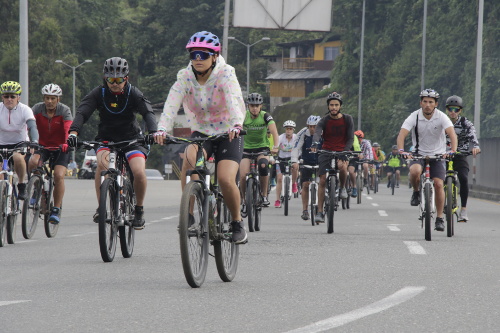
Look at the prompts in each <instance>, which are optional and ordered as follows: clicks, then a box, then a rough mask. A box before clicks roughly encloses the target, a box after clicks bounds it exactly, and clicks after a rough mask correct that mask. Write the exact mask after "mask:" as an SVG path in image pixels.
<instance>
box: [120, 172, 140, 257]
mask: <svg viewBox="0 0 500 333" xmlns="http://www.w3.org/2000/svg"><path fill="white" fill-rule="evenodd" d="M123 189H124V196H125V198H124V203H123V211H122V214H123V215H124V217H125V223H124V225H122V226H120V227H118V236H119V237H120V249H121V251H122V256H123V258H130V257H132V254H133V253H134V243H135V229H134V227H133V223H134V218H135V203H136V200H135V199H136V198H135V193H134V188H133V186H132V183H131V182H130V180H129V179H126V180H125V181H124V182H123Z"/></svg>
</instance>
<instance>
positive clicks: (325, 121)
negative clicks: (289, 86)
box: [311, 92, 354, 222]
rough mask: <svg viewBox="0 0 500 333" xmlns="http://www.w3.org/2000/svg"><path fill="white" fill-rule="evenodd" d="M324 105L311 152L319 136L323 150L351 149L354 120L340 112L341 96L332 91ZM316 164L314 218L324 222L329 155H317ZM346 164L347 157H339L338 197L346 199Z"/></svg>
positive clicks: (315, 146) (314, 148)
mask: <svg viewBox="0 0 500 333" xmlns="http://www.w3.org/2000/svg"><path fill="white" fill-rule="evenodd" d="M326 105H327V106H328V114H327V115H326V116H324V117H323V118H321V120H320V121H319V122H318V124H317V125H316V131H315V132H314V136H313V145H312V146H311V150H312V151H313V152H315V151H316V150H317V146H318V144H319V140H320V138H323V145H322V149H324V150H330V151H345V150H348V149H351V147H352V146H353V141H354V139H353V137H354V122H353V120H352V117H351V116H350V115H348V114H343V113H342V112H341V108H342V96H341V95H340V94H339V93H337V92H332V93H331V94H329V95H328V96H327V98H326ZM318 164H319V176H320V178H319V187H318V213H317V215H316V217H315V220H316V221H318V222H324V221H325V214H324V212H323V204H324V202H325V187H326V172H327V169H328V168H329V166H330V157H329V156H326V155H320V156H319V157H318ZM348 164H349V163H348V161H347V158H345V159H344V158H340V159H339V161H338V168H339V174H340V197H341V198H342V199H347V190H346V188H345V183H346V180H347V166H348ZM332 195H333V193H332Z"/></svg>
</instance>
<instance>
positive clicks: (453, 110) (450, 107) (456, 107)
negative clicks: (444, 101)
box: [447, 106, 462, 113]
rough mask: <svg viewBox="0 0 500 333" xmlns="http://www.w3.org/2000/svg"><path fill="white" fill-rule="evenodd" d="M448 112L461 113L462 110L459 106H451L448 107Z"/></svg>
mask: <svg viewBox="0 0 500 333" xmlns="http://www.w3.org/2000/svg"><path fill="white" fill-rule="evenodd" d="M447 109H448V111H450V112H457V113H458V112H460V111H461V110H462V108H460V107H458V106H449V107H447Z"/></svg>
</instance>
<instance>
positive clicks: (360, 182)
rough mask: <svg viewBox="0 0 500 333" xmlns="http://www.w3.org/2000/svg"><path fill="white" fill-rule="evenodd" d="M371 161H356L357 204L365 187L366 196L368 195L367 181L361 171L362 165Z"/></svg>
mask: <svg viewBox="0 0 500 333" xmlns="http://www.w3.org/2000/svg"><path fill="white" fill-rule="evenodd" d="M369 161H371V160H368V159H361V160H359V161H356V165H357V168H356V169H357V170H356V187H357V188H358V197H357V203H358V204H360V203H361V192H363V188H364V187H366V191H367V194H370V186H369V185H368V180H367V179H365V174H364V170H363V163H368V162H369Z"/></svg>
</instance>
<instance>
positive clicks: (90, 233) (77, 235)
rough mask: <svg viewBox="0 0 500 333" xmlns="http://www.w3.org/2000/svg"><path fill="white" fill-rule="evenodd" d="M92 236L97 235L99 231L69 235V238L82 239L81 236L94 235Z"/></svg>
mask: <svg viewBox="0 0 500 333" xmlns="http://www.w3.org/2000/svg"><path fill="white" fill-rule="evenodd" d="M92 234H97V231H90V232H85V233H83V234H76V235H69V236H68V237H81V236H86V235H92Z"/></svg>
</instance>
